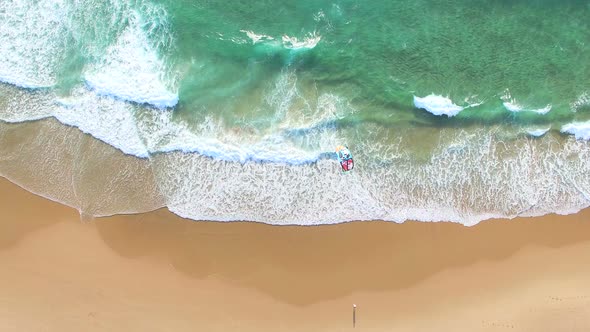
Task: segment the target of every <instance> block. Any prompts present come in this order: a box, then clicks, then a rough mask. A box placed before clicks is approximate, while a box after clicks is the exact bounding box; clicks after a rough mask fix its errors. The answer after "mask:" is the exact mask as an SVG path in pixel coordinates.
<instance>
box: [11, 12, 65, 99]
mask: <svg viewBox="0 0 590 332" xmlns="http://www.w3.org/2000/svg"><path fill="white" fill-rule="evenodd" d="M69 8H70V6H68V5H67V3H66V1H64V0H46V1H27V0H3V1H1V2H0V45H2V47H0V81H2V82H6V83H10V84H14V85H17V86H20V87H24V88H44V87H51V86H53V85H55V84H56V81H57V78H56V70H57V67H58V66H59V64H60V61H61V59H62V58H63V56H64V48H65V43H66V31H67V30H66V22H67V17H68V16H69Z"/></svg>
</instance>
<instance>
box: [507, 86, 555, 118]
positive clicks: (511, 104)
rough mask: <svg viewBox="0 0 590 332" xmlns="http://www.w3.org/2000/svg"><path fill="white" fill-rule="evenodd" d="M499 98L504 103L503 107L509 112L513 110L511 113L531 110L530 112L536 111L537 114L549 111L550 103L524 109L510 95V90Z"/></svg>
mask: <svg viewBox="0 0 590 332" xmlns="http://www.w3.org/2000/svg"><path fill="white" fill-rule="evenodd" d="M501 99H502V100H503V103H502V105H504V108H505V109H506V110H508V111H510V112H513V113H518V112H532V113H537V114H547V113H549V111H551V105H550V104H547V106H545V107H542V108H536V109H525V108H524V107H523V106H522V105H521V104H519V103H518V102H517V101H516V99H514V98H513V97H512V96H511V94H510V91H506V93H505V94H504V95H503V96H502V97H501Z"/></svg>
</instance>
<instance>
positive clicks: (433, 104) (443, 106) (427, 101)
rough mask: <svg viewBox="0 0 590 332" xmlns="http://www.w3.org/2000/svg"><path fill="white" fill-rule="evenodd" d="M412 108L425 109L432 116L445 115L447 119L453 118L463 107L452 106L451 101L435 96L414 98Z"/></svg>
mask: <svg viewBox="0 0 590 332" xmlns="http://www.w3.org/2000/svg"><path fill="white" fill-rule="evenodd" d="M414 106H416V108H421V109H425V110H427V111H428V112H430V113H432V114H434V115H446V116H448V117H453V116H455V115H457V114H459V112H461V111H462V110H463V109H464V107H461V106H458V105H455V104H453V101H452V100H451V99H449V98H447V97H443V96H440V95H435V94H430V95H428V96H426V97H423V98H421V97H417V96H414Z"/></svg>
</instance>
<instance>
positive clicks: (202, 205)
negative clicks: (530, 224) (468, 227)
mask: <svg viewBox="0 0 590 332" xmlns="http://www.w3.org/2000/svg"><path fill="white" fill-rule="evenodd" d="M588 17H590V3H588V2H587V1H441V2H434V1H411V2H408V1H370V2H364V3H363V2H358V1H298V2H297V3H288V2H284V1H234V2H231V3H227V2H221V1H177V0H174V1H171V0H170V1H157V0H152V1H149V0H135V1H118V0H110V1H97V0H92V1H85V2H74V1H68V0H42V1H32V0H6V1H4V2H2V4H0V44H1V45H2V47H1V48H0V81H2V82H4V83H2V86H1V89H0V92H1V93H2V94H1V95H0V98H1V99H2V100H3V102H2V103H0V119H2V120H3V121H4V122H5V123H21V122H26V121H31V120H40V119H45V118H48V117H54V118H56V119H57V120H59V122H61V123H62V124H64V125H66V126H74V127H77V128H79V129H80V130H81V131H83V132H85V133H88V134H90V135H91V136H93V137H94V138H96V139H99V140H101V141H103V142H105V143H107V144H109V145H111V146H112V147H113V148H115V149H118V150H120V151H122V152H123V153H124V154H127V155H131V156H136V157H137V158H141V159H143V160H144V161H142V162H144V163H146V165H147V166H145V167H147V168H150V169H151V170H152V171H153V173H154V174H156V175H155V179H152V180H149V181H155V183H156V184H157V186H156V187H157V188H159V189H158V190H159V193H158V195H161V196H162V197H164V198H163V200H164V201H163V202H160V201H159V202H158V203H157V204H156V203H154V205H153V208H156V207H159V206H158V205H163V206H167V207H168V208H169V209H171V210H172V211H173V212H175V213H178V214H180V215H182V216H186V217H190V218H193V219H213V220H238V219H246V220H253V221H262V222H270V223H297V224H310V223H313V224H316V223H332V222H342V221H350V220H357V219H385V220H392V221H403V220H406V219H417V220H423V221H439V220H451V221H458V222H462V223H465V224H473V223H475V222H478V221H480V220H482V219H486V218H489V217H492V216H501V217H513V216H516V215H538V214H544V213H548V212H559V213H571V212H575V211H577V210H579V209H580V208H583V207H586V206H587V205H588V203H587V202H588V198H590V195H588V194H587V191H588V189H590V183H589V181H588V180H586V179H585V174H588V173H587V171H588V170H590V163H589V162H588V158H587V156H588V153H589V149H588V148H589V146H588V144H587V142H586V139H588V138H590V122H588V121H590V116H589V111H590V75H589V73H590V61H588V59H590V24H589V23H588ZM41 121H42V120H41ZM55 130H56V131H59V130H60V129H55ZM56 135H57V134H56ZM340 144H346V145H348V146H349V147H350V148H351V150H352V152H353V154H354V155H355V157H356V159H357V160H356V165H357V169H355V171H354V174H352V175H350V176H348V175H347V176H346V177H344V175H343V174H341V173H340V172H339V171H338V165H337V163H335V160H334V156H333V149H334V148H335V147H336V146H337V145H340ZM85 153H91V152H88V151H86V152H85ZM51 162H53V163H55V167H58V164H59V161H55V159H54V160H53V161H46V162H45V163H51ZM48 167H50V166H48ZM0 171H2V169H0ZM79 171H80V172H82V173H83V172H85V168H84V167H82V166H79ZM228 172H230V173H228ZM231 172H235V173H231ZM2 173H3V174H4V175H5V176H7V177H9V178H10V177H11V175H10V174H8V172H7V171H6V170H4V171H3V172H2ZM220 174H225V177H226V178H223V176H221V175H220ZM230 174H231V175H230ZM236 174H239V175H236ZM117 176H118V175H116V174H113V177H114V178H117ZM227 178H231V179H232V181H233V180H235V181H237V182H235V183H233V182H232V183H231V184H227V187H225V185H224V186H221V187H220V185H218V184H216V183H217V182H216V181H221V180H222V181H225V182H227V181H229V180H228V179H227ZM137 181H141V180H137ZM145 181H147V180H145ZM230 182H231V181H230ZM22 185H23V186H25V187H27V184H26V183H25V184H22ZM119 185H120V186H122V187H124V186H129V183H126V182H125V181H123V180H121V182H120V184H119ZM135 186H137V183H135V184H134V185H133V187H135ZM146 186H147V184H146ZM149 186H150V188H151V186H152V184H150V185H149ZM285 187H287V188H290V189H289V190H286V189H285ZM48 188H49V187H48ZM52 190H57V191H59V190H69V189H68V188H67V186H66V185H64V187H61V188H60V189H59V190H58V189H52ZM37 191H40V192H41V193H42V194H44V195H46V196H50V197H52V194H51V192H52V191H51V190H49V189H47V192H44V190H43V189H37ZM204 191H206V192H207V194H206V195H204ZM343 192H346V193H347V195H346V196H345V198H343V197H342V193H343ZM243 193H247V194H243ZM266 195H268V196H266ZM53 196H54V195H53ZM259 196H260V197H264V198H260V197H259ZM257 197H258V198H260V199H258V198H257ZM254 198H257V199H254ZM56 199H57V198H56ZM90 199H91V198H90V197H88V200H90ZM82 201H84V199H82ZM84 202H85V201H84ZM71 205H76V206H77V207H80V205H84V206H86V205H88V203H87V202H85V203H84V204H81V203H79V202H78V203H71ZM129 205H130V206H128V207H126V208H125V211H130V210H131V211H135V210H136V209H134V203H133V202H130V203H129ZM148 205H149V204H148ZM142 206H143V205H142ZM227 206H232V208H231V209H230V208H228V207H227ZM142 209H143V210H145V208H142ZM107 210H108V211H109V212H108V213H111V214H112V213H117V211H118V210H117V209H108V208H106V210H104V211H103V210H101V209H94V210H92V213H94V214H96V215H101V214H105V213H107V212H105V211H107ZM137 210H139V208H138V209H137Z"/></svg>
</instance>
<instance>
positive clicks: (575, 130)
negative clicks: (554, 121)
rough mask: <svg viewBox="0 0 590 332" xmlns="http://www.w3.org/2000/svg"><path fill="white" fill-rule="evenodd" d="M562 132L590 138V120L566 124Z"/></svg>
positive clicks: (585, 138) (586, 138) (583, 138)
mask: <svg viewBox="0 0 590 332" xmlns="http://www.w3.org/2000/svg"><path fill="white" fill-rule="evenodd" d="M561 132H562V133H566V134H572V135H574V136H575V137H576V138H577V139H582V140H590V121H586V122H573V123H569V124H566V125H564V126H563V127H561Z"/></svg>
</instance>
